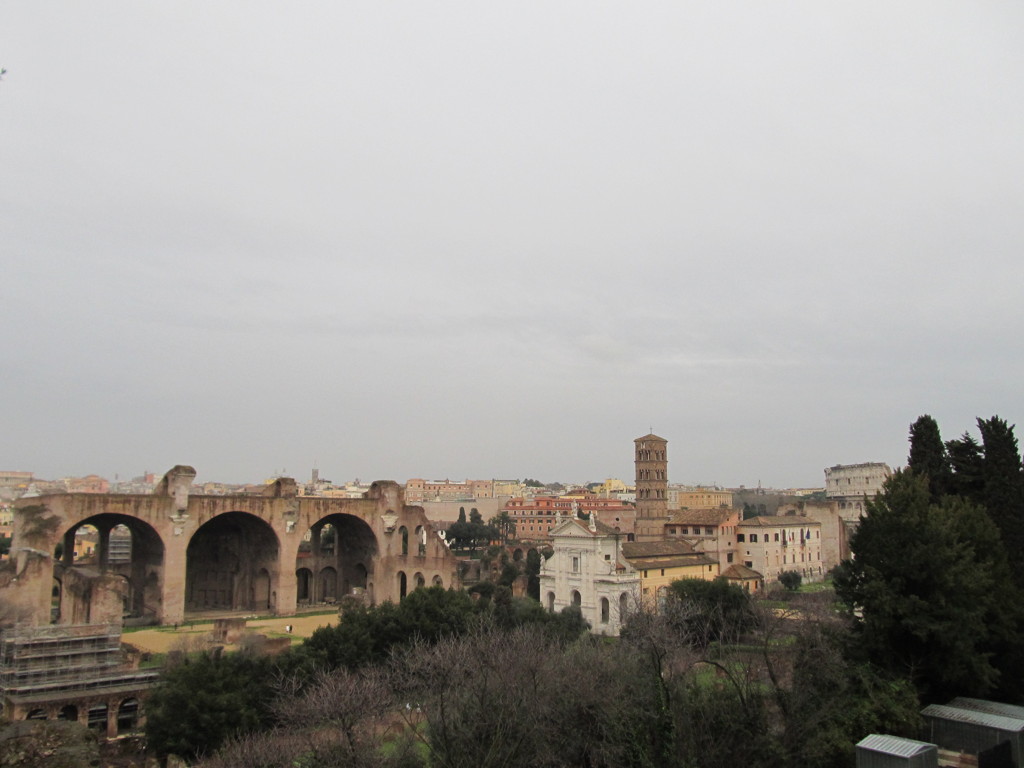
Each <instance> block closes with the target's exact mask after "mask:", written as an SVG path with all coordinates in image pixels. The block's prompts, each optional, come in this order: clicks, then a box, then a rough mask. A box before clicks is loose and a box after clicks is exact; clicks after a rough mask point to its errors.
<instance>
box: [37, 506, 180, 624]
mask: <svg viewBox="0 0 1024 768" xmlns="http://www.w3.org/2000/svg"><path fill="white" fill-rule="evenodd" d="M53 576H54V583H55V586H56V585H59V589H58V590H55V591H54V604H53V609H52V612H51V620H52V621H53V622H54V623H59V624H89V623H120V622H122V621H123V622H124V623H125V624H126V625H129V626H130V625H133V624H134V625H138V624H153V623H157V622H158V621H159V620H160V618H161V615H162V612H163V577H164V543H163V541H162V540H161V538H160V535H159V534H158V533H157V532H156V530H155V529H154V528H153V527H152V526H151V525H149V523H147V522H145V521H143V520H140V519H139V518H136V517H131V516H129V515H121V514H116V513H104V514H100V515H93V516H92V517H88V518H85V519H83V520H79V521H77V522H76V523H74V524H73V525H71V526H70V527H69V528H67V529H66V530H65V531H64V532H63V534H62V535H61V539H60V542H59V543H58V544H57V547H56V548H55V557H54V568H53Z"/></svg>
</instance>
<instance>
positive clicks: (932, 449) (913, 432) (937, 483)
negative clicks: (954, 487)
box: [907, 414, 952, 501]
mask: <svg viewBox="0 0 1024 768" xmlns="http://www.w3.org/2000/svg"><path fill="white" fill-rule="evenodd" d="M907 469H909V470H910V471H911V472H912V473H914V474H915V475H924V476H925V477H927V478H928V489H929V491H930V492H931V497H932V501H938V500H939V499H940V498H942V497H943V496H944V495H945V494H947V493H949V491H950V480H951V477H950V476H951V474H952V472H951V470H950V467H949V456H948V455H947V454H946V447H945V446H944V445H943V444H942V437H941V435H940V434H939V425H938V423H936V421H935V419H933V418H932V417H931V416H929V415H927V414H925V415H924V416H919V417H918V419H917V421H915V422H914V423H913V424H911V425H910V456H909V458H908V459H907Z"/></svg>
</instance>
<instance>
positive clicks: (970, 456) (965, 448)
mask: <svg viewBox="0 0 1024 768" xmlns="http://www.w3.org/2000/svg"><path fill="white" fill-rule="evenodd" d="M946 452H947V455H948V456H949V466H950V469H952V471H953V474H952V476H951V478H950V493H953V494H956V495H958V496H963V497H964V498H965V499H970V500H971V501H973V502H975V503H977V504H982V503H983V502H984V500H983V498H982V490H983V487H984V481H983V479H982V467H981V462H982V457H981V446H980V445H978V441H977V440H975V439H974V438H973V437H971V436H970V435H969V434H968V433H967V432H964V433H963V435H962V436H961V437H960V438H959V439H957V440H950V441H949V442H947V443H946Z"/></svg>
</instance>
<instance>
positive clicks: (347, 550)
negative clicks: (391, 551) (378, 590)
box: [295, 512, 379, 603]
mask: <svg viewBox="0 0 1024 768" xmlns="http://www.w3.org/2000/svg"><path fill="white" fill-rule="evenodd" d="M328 526H330V530H333V537H332V541H331V544H330V546H322V542H321V533H322V532H323V531H324V530H325V529H327V527H328ZM307 534H308V541H307V540H306V539H307ZM307 534H304V535H303V538H302V541H301V542H300V544H299V546H298V552H297V554H296V559H295V570H296V572H298V571H300V570H302V569H304V568H305V569H308V570H309V571H310V572H311V573H313V574H316V575H317V577H316V578H315V579H314V581H313V582H312V589H311V591H310V594H309V595H308V596H307V598H306V599H307V600H308V601H309V602H310V603H320V602H333V601H334V600H336V599H339V598H342V597H344V596H346V595H350V594H353V590H355V591H356V592H359V591H360V590H366V589H367V586H368V583H369V579H370V578H371V577H372V575H373V572H374V570H375V566H376V561H377V556H378V552H379V547H378V543H377V536H376V534H374V532H373V528H372V527H371V526H370V524H369V523H367V522H366V520H364V519H363V518H362V517H361V516H359V515H353V514H348V513H341V512H332V513H330V514H327V515H324V516H322V517H318V518H316V519H314V520H312V521H311V525H310V526H309V528H308V530H307ZM325 573H326V574H333V581H332V582H331V583H330V584H329V585H328V584H327V583H326V582H325V581H324V579H323V575H324V574H325Z"/></svg>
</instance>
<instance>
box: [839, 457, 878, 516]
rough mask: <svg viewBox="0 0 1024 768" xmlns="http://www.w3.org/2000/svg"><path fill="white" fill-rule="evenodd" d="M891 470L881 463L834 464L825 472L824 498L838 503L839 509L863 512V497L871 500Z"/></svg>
mask: <svg viewBox="0 0 1024 768" xmlns="http://www.w3.org/2000/svg"><path fill="white" fill-rule="evenodd" d="M890 475H892V470H891V469H890V468H889V465H888V464H884V463H882V462H867V463H864V464H836V465H835V466H834V467H829V468H828V469H826V470H825V496H826V498H828V499H829V500H831V501H836V502H838V503H839V509H840V510H845V509H851V508H852V509H854V510H856V511H857V512H863V511H864V497H865V496H866V497H867V498H868V499H873V498H874V497H875V496H876V495H877V494H878V493H879V491H881V490H882V485H883V484H884V483H885V481H886V480H888V479H889V476H890Z"/></svg>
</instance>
